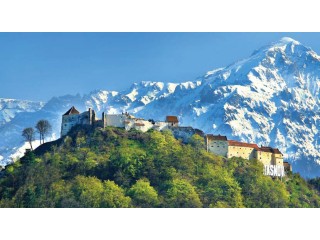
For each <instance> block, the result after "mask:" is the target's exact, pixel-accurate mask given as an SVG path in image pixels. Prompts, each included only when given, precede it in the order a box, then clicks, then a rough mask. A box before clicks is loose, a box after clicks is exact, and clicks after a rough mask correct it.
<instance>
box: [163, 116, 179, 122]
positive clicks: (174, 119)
mask: <svg viewBox="0 0 320 240" xmlns="http://www.w3.org/2000/svg"><path fill="white" fill-rule="evenodd" d="M166 122H173V123H177V122H179V120H178V118H177V117H176V116H167V117H166Z"/></svg>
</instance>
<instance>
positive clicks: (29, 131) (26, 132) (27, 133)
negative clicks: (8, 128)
mask: <svg viewBox="0 0 320 240" xmlns="http://www.w3.org/2000/svg"><path fill="white" fill-rule="evenodd" d="M22 136H23V137H24V139H25V140H26V141H27V142H28V143H29V144H30V147H31V150H33V147H32V141H33V140H34V129H33V128H30V127H29V128H25V129H23V131H22Z"/></svg>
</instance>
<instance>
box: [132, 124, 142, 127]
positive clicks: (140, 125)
mask: <svg viewBox="0 0 320 240" xmlns="http://www.w3.org/2000/svg"><path fill="white" fill-rule="evenodd" d="M134 125H135V126H137V127H143V126H144V123H135V124H134Z"/></svg>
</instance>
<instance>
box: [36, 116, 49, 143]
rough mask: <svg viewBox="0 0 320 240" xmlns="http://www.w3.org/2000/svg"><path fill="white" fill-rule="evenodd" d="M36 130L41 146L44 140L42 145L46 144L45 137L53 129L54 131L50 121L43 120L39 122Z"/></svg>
mask: <svg viewBox="0 0 320 240" xmlns="http://www.w3.org/2000/svg"><path fill="white" fill-rule="evenodd" d="M36 129H37V132H38V133H39V136H40V144H41V140H42V143H44V138H45V136H46V135H48V134H49V133H50V132H51V129H52V127H51V124H50V123H49V121H48V120H44V119H42V120H39V121H38V122H37V125H36Z"/></svg>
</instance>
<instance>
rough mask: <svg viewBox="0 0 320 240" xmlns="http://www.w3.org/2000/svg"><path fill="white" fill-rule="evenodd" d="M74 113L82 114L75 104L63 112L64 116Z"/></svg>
mask: <svg viewBox="0 0 320 240" xmlns="http://www.w3.org/2000/svg"><path fill="white" fill-rule="evenodd" d="M74 114H80V112H79V111H78V110H77V109H76V108H75V107H74V106H72V108H70V109H69V110H68V111H67V112H66V113H65V114H63V116H66V115H74Z"/></svg>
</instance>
